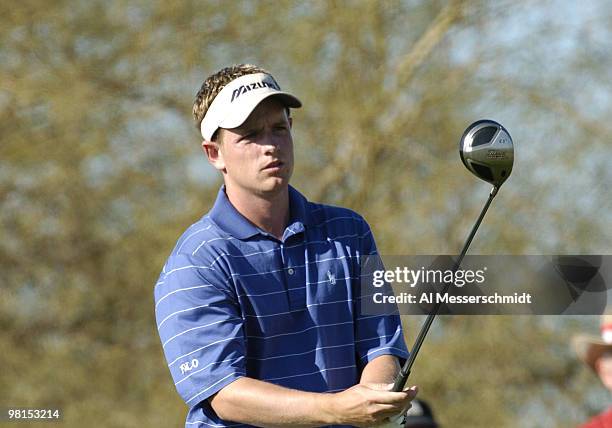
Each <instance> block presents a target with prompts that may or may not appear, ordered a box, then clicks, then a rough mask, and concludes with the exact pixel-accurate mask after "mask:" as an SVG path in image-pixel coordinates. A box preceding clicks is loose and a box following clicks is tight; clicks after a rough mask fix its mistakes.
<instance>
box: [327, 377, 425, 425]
mask: <svg viewBox="0 0 612 428" xmlns="http://www.w3.org/2000/svg"><path fill="white" fill-rule="evenodd" d="M392 387H393V384H374V383H370V384H358V385H355V386H353V387H351V388H349V389H347V390H345V391H342V392H339V393H336V394H334V397H333V401H332V411H333V412H334V415H335V417H336V418H337V421H336V423H337V424H346V425H354V426H357V427H376V426H378V425H384V424H386V423H388V422H389V421H388V418H390V417H393V416H395V415H398V414H401V413H403V412H405V411H406V410H408V409H409V408H410V401H412V399H414V397H416V394H417V387H416V386H413V387H411V388H409V389H405V390H404V391H402V392H391V388H392Z"/></svg>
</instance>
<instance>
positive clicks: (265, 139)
mask: <svg viewBox="0 0 612 428" xmlns="http://www.w3.org/2000/svg"><path fill="white" fill-rule="evenodd" d="M282 143H283V137H282V136H280V135H278V134H277V133H275V132H274V131H273V130H272V129H269V130H266V131H264V133H263V134H262V136H261V141H260V144H261V145H262V146H263V147H265V148H266V150H269V151H276V150H278V148H279V147H280V146H281V144H282Z"/></svg>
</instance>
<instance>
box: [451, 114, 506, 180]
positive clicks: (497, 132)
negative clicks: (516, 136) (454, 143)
mask: <svg viewBox="0 0 612 428" xmlns="http://www.w3.org/2000/svg"><path fill="white" fill-rule="evenodd" d="M459 154H460V155H461V160H462V161H463V164H464V165H465V166H466V168H467V169H469V170H470V171H471V172H472V174H474V175H475V176H476V177H478V178H480V179H481V180H485V181H487V182H489V183H491V184H492V185H493V186H495V187H496V188H499V187H500V186H501V185H502V183H503V182H504V181H506V180H507V179H508V177H509V176H510V172H512V164H513V163H514V143H513V142H512V137H510V133H508V131H507V130H506V128H504V127H503V126H502V125H501V124H499V123H497V122H495V121H494V120H488V119H484V120H479V121H476V122H474V123H472V124H471V125H470V126H468V127H467V129H466V130H465V132H464V133H463V135H462V136H461V140H460V141H459Z"/></svg>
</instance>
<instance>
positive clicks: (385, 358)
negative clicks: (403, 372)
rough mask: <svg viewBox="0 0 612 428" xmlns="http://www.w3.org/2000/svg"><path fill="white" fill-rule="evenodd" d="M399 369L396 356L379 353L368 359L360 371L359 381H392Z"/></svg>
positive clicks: (365, 382) (364, 382)
mask: <svg viewBox="0 0 612 428" xmlns="http://www.w3.org/2000/svg"><path fill="white" fill-rule="evenodd" d="M399 370H400V365H399V362H398V361H397V357H395V356H393V355H381V356H380V357H377V358H374V359H373V360H372V361H370V362H369V363H368V364H367V365H366V366H365V367H364V368H363V372H362V373H361V379H360V380H359V383H363V384H367V383H393V382H394V381H395V376H397V373H398V372H399Z"/></svg>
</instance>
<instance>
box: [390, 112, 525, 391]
mask: <svg viewBox="0 0 612 428" xmlns="http://www.w3.org/2000/svg"><path fill="white" fill-rule="evenodd" d="M459 155H460V156H461V160H462V161H463V164H464V165H465V166H466V168H467V169H469V170H470V172H471V173H472V174H474V175H475V176H476V177H478V178H480V179H481V180H485V181H487V182H489V183H491V184H492V185H493V189H492V190H491V193H490V194H489V199H488V200H487V202H486V204H485V206H484V207H483V209H482V211H481V212H480V216H479V217H478V220H476V224H474V227H472V231H471V232H470V235H469V236H468V238H467V240H466V242H465V244H464V245H463V250H461V254H460V255H459V258H458V259H457V261H456V262H455V264H454V267H453V272H455V271H456V270H457V269H459V266H460V265H461V262H462V261H463V257H464V256H465V254H466V253H467V250H468V248H469V246H470V244H471V242H472V239H473V238H474V235H476V231H477V230H478V227H479V226H480V223H481V222H482V219H483V218H484V216H485V214H486V212H487V209H488V208H489V205H491V201H492V200H493V198H494V197H495V195H496V194H497V192H498V190H499V188H500V187H501V185H502V184H503V183H504V181H506V180H507V179H508V177H509V176H510V172H511V171H512V165H513V163H514V144H513V142H512V138H511V137H510V134H509V133H508V131H507V130H506V128H504V127H503V126H502V125H500V124H499V123H497V122H495V121H493V120H486V119H485V120H479V121H477V122H474V123H472V124H471V125H470V126H468V127H467V129H466V130H465V132H464V133H463V135H462V136H461V140H460V141H459ZM450 284H451V283H450V282H447V283H446V284H445V286H444V288H443V289H442V294H446V293H447V292H448V288H449V287H450ZM440 306H441V302H438V303H437V304H436V305H435V306H434V307H433V309H432V311H431V312H430V313H429V315H428V316H427V319H426V320H425V323H424V324H423V326H422V327H421V331H420V332H419V335H418V336H417V338H416V340H415V342H414V345H413V346H412V350H411V351H410V356H409V358H408V360H407V361H406V363H405V364H404V366H403V367H402V369H401V370H400V372H399V373H398V375H397V377H396V378H395V383H394V385H393V389H392V391H395V392H398V391H402V390H403V389H404V385H405V384H406V381H407V380H408V376H410V370H411V369H412V365H413V364H414V361H415V360H416V357H417V354H418V353H419V350H420V349H421V345H422V344H423V341H424V340H425V336H426V335H427V332H428V331H429V327H430V326H431V323H432V322H433V320H434V318H435V317H436V314H437V313H438V311H439V310H440Z"/></svg>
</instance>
